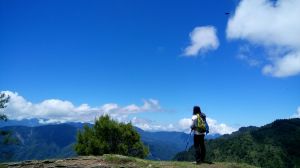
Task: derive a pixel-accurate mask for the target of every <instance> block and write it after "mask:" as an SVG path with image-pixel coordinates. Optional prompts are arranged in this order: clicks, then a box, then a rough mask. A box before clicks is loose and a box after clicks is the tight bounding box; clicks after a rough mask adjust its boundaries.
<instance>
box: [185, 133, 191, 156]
mask: <svg viewBox="0 0 300 168" xmlns="http://www.w3.org/2000/svg"><path fill="white" fill-rule="evenodd" d="M192 132H193V130H192V129H191V132H190V135H189V137H188V140H187V142H186V146H185V151H187V150H186V149H187V147H188V145H189V142H190V137H191V135H192Z"/></svg>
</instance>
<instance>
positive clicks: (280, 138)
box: [174, 119, 300, 167]
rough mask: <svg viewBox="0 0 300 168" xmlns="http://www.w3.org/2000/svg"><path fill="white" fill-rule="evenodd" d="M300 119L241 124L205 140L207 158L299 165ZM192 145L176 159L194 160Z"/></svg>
mask: <svg viewBox="0 0 300 168" xmlns="http://www.w3.org/2000/svg"><path fill="white" fill-rule="evenodd" d="M299 142H300V119H285V120H276V121H274V122H272V123H271V124H267V125H265V126H262V127H243V128H240V129H239V130H238V131H237V132H234V133H233V134H231V135H224V136H222V137H219V138H217V139H214V140H208V141H207V144H206V145H207V159H208V160H212V161H232V162H244V163H248V164H252V165H256V166H259V167H295V166H296V167H299V166H300V143H299ZM193 152H194V149H193V148H190V149H189V151H188V152H181V153H178V154H177V155H176V156H175V158H174V159H175V160H194V155H193Z"/></svg>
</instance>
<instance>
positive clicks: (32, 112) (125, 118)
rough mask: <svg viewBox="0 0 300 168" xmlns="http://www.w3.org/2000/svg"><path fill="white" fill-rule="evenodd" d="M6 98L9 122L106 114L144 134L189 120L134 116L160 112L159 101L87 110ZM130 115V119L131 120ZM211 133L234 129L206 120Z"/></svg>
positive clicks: (181, 127) (184, 125) (179, 127)
mask: <svg viewBox="0 0 300 168" xmlns="http://www.w3.org/2000/svg"><path fill="white" fill-rule="evenodd" d="M2 93H5V94H7V95H9V96H10V101H9V103H8V104H7V107H6V108H4V109H2V110H1V113H2V112H4V113H5V114H6V115H7V116H8V118H9V119H15V120H22V119H32V118H37V119H39V122H40V123H41V124H49V123H65V122H88V123H93V122H94V120H95V118H97V117H99V116H101V115H104V114H107V115H110V116H111V117H112V118H113V119H114V120H117V121H119V122H125V123H128V122H131V123H132V124H133V125H134V126H137V127H139V128H141V129H143V130H147V131H183V132H188V131H189V129H190V124H191V120H190V119H186V118H184V119H181V120H179V121H178V122H176V121H175V122H174V123H163V124H162V123H159V122H155V121H151V120H148V119H143V118H137V117H136V116H134V114H137V113H145V112H164V111H165V110H164V109H163V108H161V106H160V104H159V101H158V100H155V99H147V100H144V101H143V104H142V105H136V104H130V105H127V106H123V107H121V106H119V105H118V104H116V103H107V104H104V105H102V106H99V107H90V106H89V105H88V104H81V105H79V106H75V105H74V104H73V103H72V102H70V101H66V100H59V99H47V100H44V101H42V102H39V103H32V102H30V101H28V100H26V99H25V98H24V97H22V96H21V95H19V94H18V93H16V92H11V91H4V92H2ZM132 116H133V117H132ZM207 121H208V123H209V125H210V129H211V133H219V134H225V133H231V132H232V131H234V130H235V129H233V128H231V127H229V126H227V125H225V124H222V123H221V124H219V123H218V122H217V121H216V120H213V119H210V118H208V119H207Z"/></svg>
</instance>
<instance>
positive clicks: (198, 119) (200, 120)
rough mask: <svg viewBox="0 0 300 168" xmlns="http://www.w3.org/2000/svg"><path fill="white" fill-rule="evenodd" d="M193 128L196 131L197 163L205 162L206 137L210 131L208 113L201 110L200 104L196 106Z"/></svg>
mask: <svg viewBox="0 0 300 168" xmlns="http://www.w3.org/2000/svg"><path fill="white" fill-rule="evenodd" d="M191 129H192V130H193V131H194V147H195V158H196V163H197V164H200V163H203V162H204V159H205V154H206V149H205V144H204V137H205V135H206V134H208V133H209V127H208V124H207V122H206V115H205V114H204V113H202V112H201V109H200V107H199V106H194V109H193V116H192V125H191Z"/></svg>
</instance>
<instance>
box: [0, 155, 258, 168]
mask: <svg viewBox="0 0 300 168" xmlns="http://www.w3.org/2000/svg"><path fill="white" fill-rule="evenodd" d="M58 167H70V168H141V167H147V168H159V167H166V168H181V167H187V168H190V167H191V168H193V167H201V168H254V167H253V166H249V165H247V164H238V163H213V164H201V165H196V164H195V163H192V162H174V161H150V160H143V159H137V158H133V157H126V156H121V155H103V156H80V157H74V158H67V159H58V160H54V159H53V160H39V161H37V160H32V161H23V162H14V163H2V165H0V168H58Z"/></svg>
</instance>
